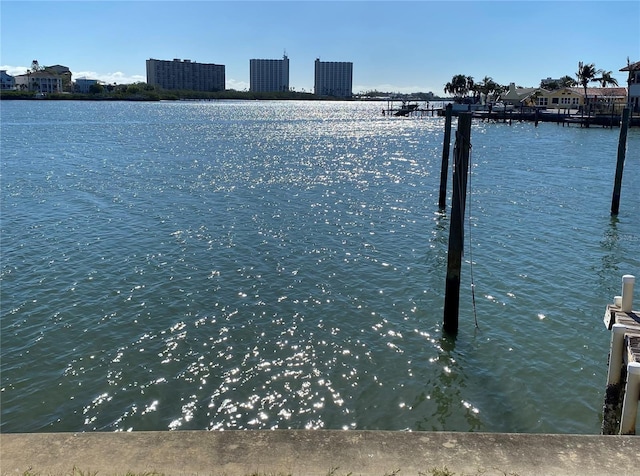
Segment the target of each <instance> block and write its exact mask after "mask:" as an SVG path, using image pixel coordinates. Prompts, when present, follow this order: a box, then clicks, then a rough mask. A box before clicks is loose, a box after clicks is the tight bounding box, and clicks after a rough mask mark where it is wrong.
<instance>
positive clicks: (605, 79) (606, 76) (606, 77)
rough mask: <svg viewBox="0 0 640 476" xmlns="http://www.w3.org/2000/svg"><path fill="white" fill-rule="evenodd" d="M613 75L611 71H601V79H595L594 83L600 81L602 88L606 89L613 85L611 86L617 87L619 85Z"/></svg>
mask: <svg viewBox="0 0 640 476" xmlns="http://www.w3.org/2000/svg"><path fill="white" fill-rule="evenodd" d="M612 74H613V73H612V72H611V71H600V77H599V78H593V80H594V81H598V82H600V86H602V87H603V88H606V87H607V86H609V85H611V86H617V85H618V80H617V79H616V78H614V77H612V76H611V75H612Z"/></svg>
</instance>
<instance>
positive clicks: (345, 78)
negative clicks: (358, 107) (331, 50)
mask: <svg viewBox="0 0 640 476" xmlns="http://www.w3.org/2000/svg"><path fill="white" fill-rule="evenodd" d="M315 69H316V73H315V81H314V93H315V94H316V95H317V96H334V97H343V98H348V97H351V96H352V94H353V92H352V87H353V63H347V62H338V61H320V59H319V58H317V59H316V68H315Z"/></svg>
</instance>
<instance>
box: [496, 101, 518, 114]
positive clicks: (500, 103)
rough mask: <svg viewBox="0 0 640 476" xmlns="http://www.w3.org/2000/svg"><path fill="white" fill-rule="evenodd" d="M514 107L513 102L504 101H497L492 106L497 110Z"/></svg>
mask: <svg viewBox="0 0 640 476" xmlns="http://www.w3.org/2000/svg"><path fill="white" fill-rule="evenodd" d="M513 108H514V107H513V104H505V103H503V102H496V103H493V105H492V106H491V109H492V110H493V111H495V112H500V111H511V110H512V109H513Z"/></svg>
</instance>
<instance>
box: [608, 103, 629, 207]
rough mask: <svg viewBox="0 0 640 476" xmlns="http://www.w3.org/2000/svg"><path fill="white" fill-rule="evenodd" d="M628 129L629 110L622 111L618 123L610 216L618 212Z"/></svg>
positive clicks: (626, 108)
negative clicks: (620, 119)
mask: <svg viewBox="0 0 640 476" xmlns="http://www.w3.org/2000/svg"><path fill="white" fill-rule="evenodd" d="M628 129H629V108H628V107H625V108H624V110H623V111H622V122H621V123H620V138H619V139H618V161H617V164H616V178H615V181H614V183H613V197H612V199H611V214H612V215H617V214H618V211H619V210H620V191H621V189H622V172H623V171H624V158H625V155H626V154H627V130H628Z"/></svg>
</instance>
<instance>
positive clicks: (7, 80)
mask: <svg viewBox="0 0 640 476" xmlns="http://www.w3.org/2000/svg"><path fill="white" fill-rule="evenodd" d="M15 88H16V80H15V78H14V77H13V76H11V75H10V74H7V70H6V69H3V70H0V89H2V90H3V91H7V90H12V89H15Z"/></svg>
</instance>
